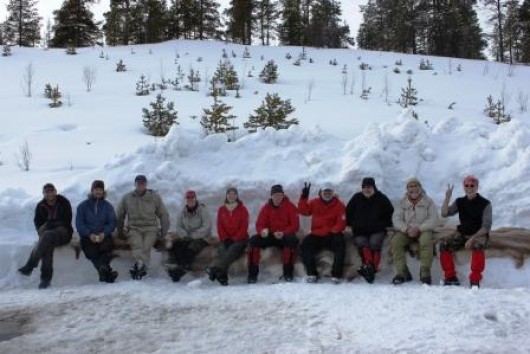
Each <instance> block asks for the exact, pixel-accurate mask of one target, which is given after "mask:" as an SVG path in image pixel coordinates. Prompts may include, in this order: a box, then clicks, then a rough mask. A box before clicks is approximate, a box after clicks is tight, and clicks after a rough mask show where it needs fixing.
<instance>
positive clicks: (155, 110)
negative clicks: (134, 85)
mask: <svg viewBox="0 0 530 354" xmlns="http://www.w3.org/2000/svg"><path fill="white" fill-rule="evenodd" d="M165 100H166V99H165V98H164V97H162V94H161V93H159V94H158V95H156V101H155V102H151V103H149V105H150V106H151V108H152V110H151V111H150V110H148V109H147V108H142V112H143V122H144V127H146V128H147V129H149V132H150V133H151V135H154V136H166V135H167V133H168V132H169V129H171V127H172V126H173V124H179V123H178V122H177V111H175V109H174V103H173V102H168V104H167V106H166V107H164V102H165Z"/></svg>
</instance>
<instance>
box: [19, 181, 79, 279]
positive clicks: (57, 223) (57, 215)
mask: <svg viewBox="0 0 530 354" xmlns="http://www.w3.org/2000/svg"><path fill="white" fill-rule="evenodd" d="M42 194H43V195H44V198H43V199H42V200H41V201H40V202H39V203H38V204H37V207H36V208H35V216H34V218H33V223H34V224H35V228H36V229H37V233H38V235H39V240H38V242H37V244H36V245H35V247H34V248H33V250H32V251H31V254H30V256H29V258H28V261H27V262H26V264H25V265H24V266H23V267H21V268H19V269H18V271H19V272H20V273H21V274H23V275H26V276H30V275H31V273H32V272H33V269H35V268H37V266H38V264H39V261H40V262H41V268H40V271H41V275H40V280H41V281H40V284H39V289H46V288H48V287H49V286H50V283H51V280H52V276H53V251H54V249H55V247H60V246H63V245H66V244H68V243H70V241H71V240H72V234H73V228H72V206H71V204H70V201H69V200H68V199H66V198H65V197H64V196H62V195H60V194H57V189H55V186H54V185H53V184H51V183H46V184H45V185H44V187H43V188H42Z"/></svg>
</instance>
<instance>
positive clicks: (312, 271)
mask: <svg viewBox="0 0 530 354" xmlns="http://www.w3.org/2000/svg"><path fill="white" fill-rule="evenodd" d="M310 188H311V183H309V184H307V183H304V188H303V189H302V195H301V196H300V200H299V201H298V212H299V213H300V214H301V215H305V216H312V219H311V233H310V234H309V235H307V236H306V237H305V238H304V240H303V241H302V245H301V246H300V251H301V254H302V261H303V263H304V266H305V270H306V273H307V282H308V283H316V282H317V280H318V271H317V266H316V262H315V256H316V254H317V253H318V252H320V251H321V250H322V249H323V248H327V249H330V250H331V251H332V252H333V256H334V259H333V266H332V269H331V277H332V281H333V282H334V283H339V282H340V281H341V279H342V274H343V268H344V252H345V247H346V243H345V240H344V234H343V231H344V228H345V227H346V221H345V209H346V208H345V206H344V204H343V203H342V202H341V201H340V200H339V198H338V197H337V196H336V195H335V191H334V190H333V188H331V187H327V186H326V187H323V188H322V189H321V190H320V191H319V193H318V194H319V195H318V197H316V198H313V199H311V200H309V190H310Z"/></svg>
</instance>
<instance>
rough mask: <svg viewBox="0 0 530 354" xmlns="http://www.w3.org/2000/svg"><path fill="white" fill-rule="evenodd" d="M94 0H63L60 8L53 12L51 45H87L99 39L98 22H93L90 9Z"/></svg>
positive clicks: (63, 46)
mask: <svg viewBox="0 0 530 354" xmlns="http://www.w3.org/2000/svg"><path fill="white" fill-rule="evenodd" d="M95 1H96V0H65V1H64V2H63V4H62V6H61V8H60V9H59V10H55V11H54V12H53V15H54V22H55V24H54V25H53V32H54V36H53V38H52V39H51V42H50V46H51V47H62V48H65V47H67V46H69V45H70V46H74V47H76V48H79V47H89V46H93V45H95V44H96V43H98V42H100V41H101V31H100V29H99V27H98V25H99V23H98V22H94V14H93V13H92V12H91V11H90V5H91V4H93V3H94V2H95Z"/></svg>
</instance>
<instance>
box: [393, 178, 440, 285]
mask: <svg viewBox="0 0 530 354" xmlns="http://www.w3.org/2000/svg"><path fill="white" fill-rule="evenodd" d="M392 222H393V224H394V228H395V229H396V234H395V235H394V237H393V238H392V241H391V245H390V246H391V249H392V254H393V257H394V266H395V267H396V273H397V274H396V276H395V277H394V279H393V280H392V283H393V284H396V285H397V284H402V283H404V282H407V281H411V280H412V275H411V274H410V271H409V269H408V266H407V260H406V253H405V251H406V248H407V247H408V246H409V245H410V244H411V243H413V242H419V244H420V261H421V267H420V281H421V283H422V284H429V285H430V284H431V264H432V260H433V256H434V252H433V243H434V241H433V230H434V227H435V226H436V224H437V223H438V211H437V209H436V205H435V204H434V202H433V201H432V199H431V198H429V197H428V196H427V194H426V193H425V191H424V190H423V188H422V186H421V183H420V181H419V180H418V179H417V178H416V177H412V178H409V179H408V180H407V191H406V193H405V196H404V197H403V198H402V199H401V200H400V201H399V203H398V205H396V208H395V210H394V215H393V216H392Z"/></svg>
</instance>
